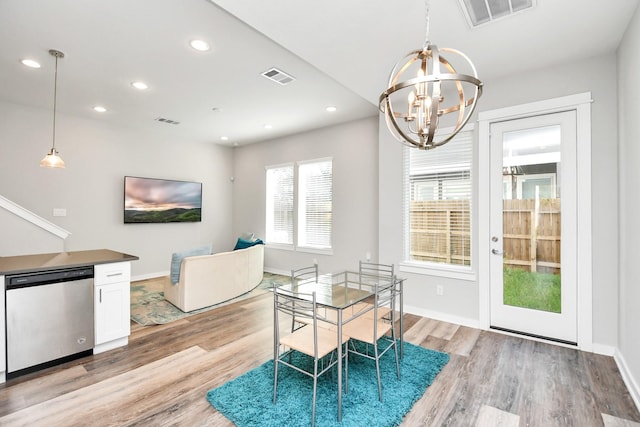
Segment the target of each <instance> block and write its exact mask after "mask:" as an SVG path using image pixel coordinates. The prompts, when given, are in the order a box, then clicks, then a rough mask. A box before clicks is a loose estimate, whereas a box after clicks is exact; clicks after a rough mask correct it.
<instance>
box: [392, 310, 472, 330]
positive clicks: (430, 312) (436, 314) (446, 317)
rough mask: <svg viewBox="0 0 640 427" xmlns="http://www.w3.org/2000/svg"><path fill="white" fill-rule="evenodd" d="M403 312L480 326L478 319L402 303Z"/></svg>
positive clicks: (470, 325) (470, 326)
mask: <svg viewBox="0 0 640 427" xmlns="http://www.w3.org/2000/svg"><path fill="white" fill-rule="evenodd" d="M404 312H405V313H409V314H415V315H416V316H422V317H428V318H430V319H434V320H440V321H442V322H449V323H455V324H457V325H461V326H467V327H469V328H476V329H481V328H480V322H479V321H478V319H470V318H468V317H460V316H452V315H451V314H447V313H441V312H439V311H433V310H427V309H424V308H421V307H416V306H412V305H406V304H405V305H404Z"/></svg>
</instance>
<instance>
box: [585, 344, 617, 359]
mask: <svg viewBox="0 0 640 427" xmlns="http://www.w3.org/2000/svg"><path fill="white" fill-rule="evenodd" d="M616 351H617V349H616V348H615V347H614V346H611V345H604V344H596V343H593V348H592V349H591V352H592V353H596V354H601V355H603V356H612V357H613V356H615V353H616Z"/></svg>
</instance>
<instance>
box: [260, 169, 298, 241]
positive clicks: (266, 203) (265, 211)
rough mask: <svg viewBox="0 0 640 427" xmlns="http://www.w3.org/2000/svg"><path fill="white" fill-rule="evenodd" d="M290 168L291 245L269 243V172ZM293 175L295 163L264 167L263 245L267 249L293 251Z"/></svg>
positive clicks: (294, 190) (294, 194)
mask: <svg viewBox="0 0 640 427" xmlns="http://www.w3.org/2000/svg"><path fill="white" fill-rule="evenodd" d="M289 167H290V168H291V185H292V186H293V191H292V192H293V197H292V200H291V206H292V210H291V213H292V215H291V221H292V231H291V243H283V242H275V241H270V240H269V237H268V236H269V234H268V230H269V223H268V221H269V214H268V206H269V201H270V199H269V178H268V175H269V171H270V170H274V169H284V168H289ZM295 173H296V167H295V163H293V162H291V163H282V164H278V165H269V166H265V206H264V213H265V219H264V222H265V239H264V241H265V244H266V245H267V246H269V247H273V248H277V249H284V250H294V249H295V246H294V245H295V241H296V240H295V224H296V217H295V216H296V206H295V204H296V188H295V182H296V180H295Z"/></svg>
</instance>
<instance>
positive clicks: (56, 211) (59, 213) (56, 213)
mask: <svg viewBox="0 0 640 427" xmlns="http://www.w3.org/2000/svg"><path fill="white" fill-rule="evenodd" d="M53 216H67V210H66V209H64V208H53Z"/></svg>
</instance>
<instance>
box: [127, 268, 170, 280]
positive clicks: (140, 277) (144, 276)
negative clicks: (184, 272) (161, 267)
mask: <svg viewBox="0 0 640 427" xmlns="http://www.w3.org/2000/svg"><path fill="white" fill-rule="evenodd" d="M168 275H169V270H167V271H160V272H158V273H148V274H139V275H137V276H133V277H131V281H132V282H136V281H138V280H147V279H155V278H156V277H164V276H168Z"/></svg>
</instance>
